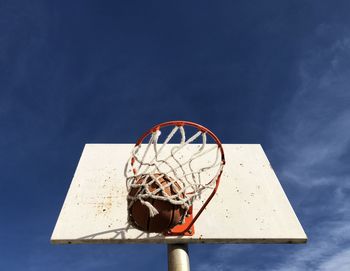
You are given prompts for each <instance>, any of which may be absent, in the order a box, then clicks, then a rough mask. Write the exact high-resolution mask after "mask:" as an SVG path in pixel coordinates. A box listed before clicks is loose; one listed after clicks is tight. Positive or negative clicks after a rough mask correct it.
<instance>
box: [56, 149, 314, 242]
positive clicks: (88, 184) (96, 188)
mask: <svg viewBox="0 0 350 271" xmlns="http://www.w3.org/2000/svg"><path fill="white" fill-rule="evenodd" d="M132 148H133V144H86V145H85V148H84V151H83V153H82V155H81V158H80V161H79V164H78V167H77V169H76V172H75V174H74V177H73V180H72V183H71V185H70V187H69V190H68V193H67V196H66V199H65V201H64V204H63V207H62V210H61V212H60V215H59V217H58V220H57V223H56V226H55V229H54V231H53V234H52V236H51V242H52V243H55V244H79V243H305V242H306V240H307V237H306V234H305V232H304V230H303V228H302V226H301V225H300V223H299V221H298V218H297V216H296V215H295V213H294V211H293V208H292V207H291V205H290V203H289V201H288V199H287V197H286V195H285V193H284V191H283V189H282V187H281V185H280V183H279V181H278V179H277V177H276V175H275V173H274V171H273V169H272V167H271V165H270V163H269V161H268V159H267V157H266V155H265V153H264V151H263V149H262V147H261V145H259V144H223V148H224V150H225V156H226V165H225V167H224V171H223V175H222V177H221V182H220V186H219V189H218V192H217V193H216V194H215V196H214V198H213V199H212V201H211V202H210V203H209V205H208V206H207V207H206V209H205V210H204V211H203V213H202V214H201V216H200V217H199V218H198V220H197V221H196V223H195V234H194V235H193V236H164V235H162V234H158V233H145V232H142V231H140V230H138V229H135V228H130V227H128V223H127V200H126V197H127V189H126V184H125V177H124V167H125V164H126V162H127V160H128V158H129V156H130V153H131V150H132ZM193 208H194V213H195V212H196V209H198V206H197V205H196V202H195V203H194V207H193Z"/></svg>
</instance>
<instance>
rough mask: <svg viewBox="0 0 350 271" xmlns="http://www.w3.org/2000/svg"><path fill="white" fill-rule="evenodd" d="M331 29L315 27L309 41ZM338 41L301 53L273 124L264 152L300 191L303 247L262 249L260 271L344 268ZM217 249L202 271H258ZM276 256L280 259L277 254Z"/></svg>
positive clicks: (345, 64)
mask: <svg viewBox="0 0 350 271" xmlns="http://www.w3.org/2000/svg"><path fill="white" fill-rule="evenodd" d="M337 30H338V29H337V28H336V26H330V25H328V26H327V27H326V26H325V25H322V26H320V27H319V29H317V30H316V33H315V35H316V38H315V39H316V41H315V42H316V43H317V39H318V38H322V37H324V35H326V36H327V35H328V34H329V32H330V31H337ZM317 35H320V36H321V37H317ZM339 36H341V37H342V38H341V39H339V40H336V41H333V43H331V45H329V46H328V47H324V48H316V49H315V48H313V49H312V50H310V51H309V52H305V58H303V59H302V60H300V63H299V69H298V70H299V78H300V84H299V88H298V90H297V91H296V93H295V96H294V97H293V98H292V99H291V101H290V103H289V105H288V106H287V107H285V106H284V107H283V108H279V109H278V112H276V114H275V115H274V116H275V119H272V120H271V123H273V124H272V125H271V127H272V129H271V134H270V137H271V145H270V146H272V147H270V148H268V152H269V153H270V156H271V155H272V156H273V157H272V158H273V159H272V160H276V161H278V167H277V169H278V175H279V177H280V179H281V180H283V183H288V185H289V187H297V189H298V190H299V191H300V193H298V194H297V193H294V194H293V202H296V203H297V206H295V207H297V208H296V209H297V213H298V215H299V217H300V218H301V220H302V222H303V224H304V225H303V226H304V227H305V230H306V232H307V233H308V235H309V243H308V244H307V245H305V246H298V247H293V249H291V250H289V247H288V248H287V247H282V248H281V246H276V249H274V250H269V249H267V250H266V251H268V250H269V251H270V252H271V251H273V252H271V253H272V254H274V258H275V259H274V260H273V261H270V262H269V265H268V266H263V265H261V266H259V268H258V269H259V270H267V269H268V270H275V271H280V270H284V271H286V270H288V271H301V270H345V268H348V267H349V263H350V260H349V259H350V247H349V245H348V244H349V241H350V235H349V232H350V226H349V225H350V213H349V209H348V207H347V206H350V198H349V196H348V194H349V188H350V170H349V164H350V157H349V153H350V152H349V149H350V35H347V34H345V33H341V35H339ZM276 116H278V117H276ZM276 131H278V132H277V133H276ZM265 147H266V146H265ZM222 248H225V250H224V249H219V250H217V251H216V256H217V258H218V259H219V258H220V260H215V257H213V258H214V260H212V262H211V264H209V263H207V262H206V263H202V266H201V268H202V269H203V270H213V269H216V270H231V268H232V267H237V266H239V268H241V267H242V268H243V270H244V268H246V270H256V269H257V265H258V263H257V262H255V263H254V264H255V265H254V266H251V265H250V263H249V261H247V262H246V263H245V264H244V263H243V264H242V263H241V260H240V257H243V258H244V253H243V254H241V253H238V254H237V251H230V250H226V249H227V246H223V247H222ZM249 249H250V251H249V253H250V254H255V255H259V253H261V254H263V253H265V251H262V250H261V247H254V246H250V247H249ZM281 250H282V251H284V253H282V254H280V251H281ZM223 251H225V253H222V252H223ZM287 251H288V253H287ZM230 252H232V253H230ZM235 253H236V255H235ZM261 257H262V256H261ZM237 261H238V262H240V263H237ZM217 264H219V265H217ZM240 270H241V269H240Z"/></svg>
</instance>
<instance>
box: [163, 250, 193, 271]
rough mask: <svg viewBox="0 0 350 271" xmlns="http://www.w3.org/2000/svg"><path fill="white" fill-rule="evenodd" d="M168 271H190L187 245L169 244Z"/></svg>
mask: <svg viewBox="0 0 350 271" xmlns="http://www.w3.org/2000/svg"><path fill="white" fill-rule="evenodd" d="M168 271H190V257H189V255H188V246H187V244H168Z"/></svg>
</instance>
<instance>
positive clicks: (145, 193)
mask: <svg viewBox="0 0 350 271" xmlns="http://www.w3.org/2000/svg"><path fill="white" fill-rule="evenodd" d="M167 131H168V135H167V136H166V137H164V139H162V138H161V134H162V132H167ZM186 132H187V133H191V136H190V137H186ZM224 164H225V157H224V150H223V147H222V144H221V142H220V140H219V138H218V137H217V136H216V135H215V134H214V133H213V132H211V131H210V130H209V129H207V128H205V127H203V126H201V125H199V124H197V123H193V122H189V121H169V122H164V123H161V124H158V125H156V126H154V127H153V128H151V129H150V130H148V131H147V132H146V133H144V134H143V135H142V136H141V137H140V138H139V139H138V140H137V142H136V144H135V146H134V148H133V149H132V153H131V156H130V158H129V160H128V162H127V164H126V167H125V172H124V173H125V177H126V185H127V190H128V197H127V200H128V221H129V223H130V224H132V225H133V226H135V227H136V228H139V229H141V230H144V231H149V232H163V233H164V234H165V235H192V234H193V233H194V229H193V225H194V223H195V222H196V220H197V219H198V217H199V216H200V215H201V213H202V212H203V210H204V209H205V207H206V206H207V205H208V203H209V202H210V200H211V199H212V198H213V196H214V195H215V193H216V191H217V189H218V186H219V183H220V177H221V174H222V171H223V167H224ZM210 190H212V191H211V193H210V194H208V193H205V194H206V197H205V199H202V196H203V195H204V191H210ZM198 199H202V202H203V204H202V206H201V208H200V209H199V210H198V212H197V213H196V214H193V211H192V210H193V203H194V202H195V201H196V200H198ZM166 210H169V211H166ZM140 211H141V212H142V214H140ZM145 213H146V215H145ZM161 217H163V218H164V217H165V218H164V219H161ZM168 217H169V218H168ZM169 219H170V220H169ZM152 223H153V224H154V226H152V225H153V224H152ZM163 224H164V226H160V225H163Z"/></svg>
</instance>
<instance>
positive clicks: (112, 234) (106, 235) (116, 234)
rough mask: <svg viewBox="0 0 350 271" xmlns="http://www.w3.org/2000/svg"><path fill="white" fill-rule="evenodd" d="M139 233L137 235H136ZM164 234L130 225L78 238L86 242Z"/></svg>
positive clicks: (141, 237)
mask: <svg viewBox="0 0 350 271" xmlns="http://www.w3.org/2000/svg"><path fill="white" fill-rule="evenodd" d="M128 232H133V233H132V234H130V235H129V236H127V235H128ZM135 233H137V235H135ZM161 236H163V235H162V234H161V233H158V234H156V233H149V232H143V231H140V230H138V229H136V228H134V227H132V226H130V225H128V226H126V227H123V228H117V229H112V230H107V231H101V232H97V233H93V234H89V235H85V236H82V237H79V238H77V240H79V241H81V242H84V241H89V240H90V241H91V240H96V241H97V240H105V241H106V242H108V241H120V242H123V241H126V240H130V241H131V240H138V239H152V238H159V237H161Z"/></svg>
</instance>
